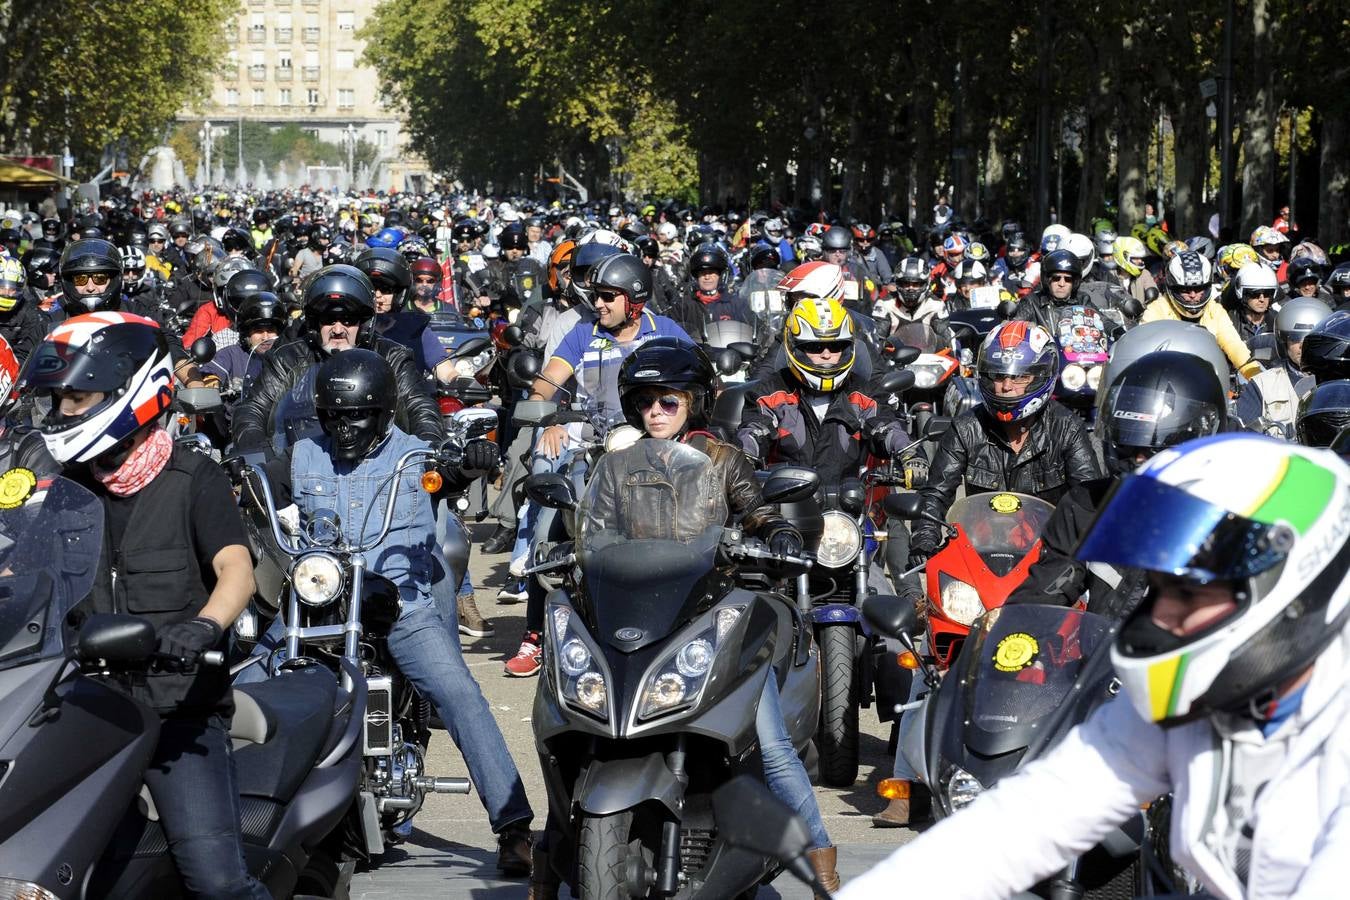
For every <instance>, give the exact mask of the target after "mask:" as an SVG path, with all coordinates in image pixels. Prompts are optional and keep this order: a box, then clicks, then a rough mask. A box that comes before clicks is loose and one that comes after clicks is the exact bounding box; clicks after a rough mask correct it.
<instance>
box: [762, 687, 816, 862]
mask: <svg viewBox="0 0 1350 900" xmlns="http://www.w3.org/2000/svg"><path fill="white" fill-rule="evenodd" d="M755 733H756V735H758V737H759V753H760V756H761V757H762V758H763V761H764V781H765V783H767V784H768V786H769V790H771V791H773V792H774V794H775V795H777V797H778V799H779V800H782V801H783V802H784V803H786V804H787V805H788V807H789V808H790V809H791V810H792V811H793V812H795V813H796V814H797V815H799V816H801V818H802V821H803V822H805V823H806V828H807V830H808V831H810V832H811V849H813V850H815V849H819V848H821V847H828V846H830V836H829V834H828V833H826V831H825V823H824V822H823V821H822V820H821V818H820V806H819V805H817V803H816V795H815V791H814V790H813V789H812V788H811V779H810V778H808V777H807V775H806V767H805V766H803V765H802V761H801V759H800V758H799V757H798V756H797V751H796V750H795V749H794V748H793V746H792V738H790V737H788V733H787V725H785V724H784V723H783V711H782V709H781V708H780V707H779V705H778V681H777V680H776V679H775V678H774V674H773V673H772V672H770V673H769V677H768V678H767V679H765V681H764V690H763V692H762V693H760V695H759V709H758V710H756V712H755Z"/></svg>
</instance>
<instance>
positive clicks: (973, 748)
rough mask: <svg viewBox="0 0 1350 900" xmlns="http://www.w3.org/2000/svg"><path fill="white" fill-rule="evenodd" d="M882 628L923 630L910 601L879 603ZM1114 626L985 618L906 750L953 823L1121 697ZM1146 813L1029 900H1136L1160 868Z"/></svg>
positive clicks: (1067, 616)
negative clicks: (1113, 657) (955, 815)
mask: <svg viewBox="0 0 1350 900" xmlns="http://www.w3.org/2000/svg"><path fill="white" fill-rule="evenodd" d="M865 614H866V615H867V617H868V620H869V621H870V622H871V623H872V625H873V627H875V628H877V629H878V630H881V631H883V632H885V633H887V634H893V635H895V636H897V637H899V638H900V639H901V640H902V641H903V642H905V643H907V644H909V646H910V647H911V648H912V646H913V640H912V635H913V634H914V632H915V631H917V630H918V629H919V625H918V621H917V615H916V613H915V611H914V606H913V604H912V603H908V602H905V601H901V600H900V599H899V598H895V597H876V598H871V599H869V602H868V605H867V606H866V608H865ZM1114 636H1115V626H1114V625H1113V624H1112V623H1111V622H1110V621H1109V620H1107V619H1105V618H1103V617H1101V616H1097V615H1094V614H1093V613H1089V612H1086V611H1083V610H1078V609H1073V608H1069V607H1062V606H1040V605H1033V604H1016V605H1014V606H1005V607H1002V608H999V609H992V610H990V611H989V612H987V613H985V614H983V615H982V616H981V617H980V619H978V620H977V621H976V622H975V624H974V627H973V628H972V630H971V633H970V637H969V638H968V639H967V640H966V641H965V643H964V646H963V647H962V648H961V651H960V653H959V655H958V657H957V659H956V662H955V665H954V668H953V671H952V672H950V673H949V674H948V676H947V677H946V678H939V677H938V676H937V673H936V672H935V671H933V670H932V669H927V670H926V672H925V677H926V679H927V681H928V683H929V685H930V688H931V692H930V693H929V694H928V696H927V698H926V700H925V701H924V703H923V707H922V719H921V722H922V724H921V726H920V727H919V728H916V729H914V731H913V732H912V733H911V735H910V736H909V740H908V741H907V746H905V747H903V748H901V751H902V752H904V753H905V755H906V759H907V760H908V761H909V762H910V764H911V765H912V766H914V770H915V771H916V772H917V773H918V774H919V776H920V779H921V780H922V781H923V782H924V783H925V784H926V785H928V787H929V789H930V790H931V791H932V794H933V797H934V798H935V799H936V801H937V802H936V803H935V804H934V812H935V813H936V815H937V816H939V817H946V816H950V815H952V814H953V813H955V812H957V811H959V810H960V809H962V808H963V807H965V806H967V805H968V804H970V803H972V802H973V801H974V800H975V799H976V798H977V797H979V795H980V794H981V793H983V792H984V791H987V790H989V789H990V788H992V787H994V785H996V784H997V783H998V781H999V780H1000V779H1002V778H1004V777H1007V776H1008V775H1010V774H1012V773H1014V772H1015V771H1017V770H1018V769H1020V768H1022V767H1023V766H1025V765H1026V764H1027V763H1030V762H1032V761H1034V760H1036V759H1039V758H1041V757H1042V756H1044V755H1045V754H1046V753H1047V752H1048V751H1049V750H1051V749H1052V748H1053V747H1055V746H1056V745H1057V744H1058V743H1059V742H1060V741H1061V740H1062V739H1063V737H1064V735H1065V734H1067V733H1068V731H1069V730H1070V729H1071V728H1073V727H1074V726H1076V725H1078V724H1080V723H1081V722H1083V721H1085V720H1086V719H1087V717H1088V716H1089V715H1090V714H1091V713H1092V711H1093V710H1095V709H1096V708H1097V707H1098V706H1100V705H1101V704H1102V703H1104V702H1105V701H1107V700H1109V699H1110V698H1111V697H1112V696H1113V695H1114V694H1115V692H1116V690H1117V682H1116V681H1115V676H1114V672H1113V671H1112V668H1111V657H1110V649H1111V643H1112V639H1113V638H1114ZM1148 835H1149V825H1148V819H1146V817H1145V815H1144V814H1143V813H1136V814H1135V815H1133V816H1131V817H1130V819H1128V820H1127V821H1126V822H1125V823H1124V824H1122V825H1120V826H1118V827H1117V828H1115V829H1114V830H1113V831H1111V832H1110V833H1109V834H1107V835H1106V836H1105V837H1104V838H1102V840H1101V841H1100V842H1099V843H1098V844H1097V845H1096V846H1095V847H1093V848H1092V849H1091V850H1089V851H1088V852H1087V853H1085V854H1083V855H1082V856H1080V857H1079V858H1077V859H1076V860H1074V861H1073V862H1072V863H1071V864H1070V865H1068V866H1067V867H1066V868H1065V869H1064V870H1063V871H1062V872H1060V873H1059V874H1057V875H1056V876H1054V877H1052V878H1050V879H1047V880H1046V881H1044V882H1042V883H1041V884H1038V885H1036V886H1035V887H1034V888H1033V889H1032V890H1031V891H1030V892H1029V893H1026V894H1020V895H1018V897H1020V898H1035V897H1046V898H1050V900H1069V898H1081V897H1084V896H1085V895H1086V896H1087V897H1115V896H1127V897H1133V896H1135V895H1136V893H1137V892H1138V891H1139V890H1140V889H1142V888H1143V881H1144V879H1145V878H1147V877H1149V875H1148V873H1149V871H1151V869H1152V868H1153V866H1152V864H1151V863H1150V861H1149V858H1148V857H1149V855H1150V854H1151V844H1152V842H1151V841H1150V840H1149V838H1148Z"/></svg>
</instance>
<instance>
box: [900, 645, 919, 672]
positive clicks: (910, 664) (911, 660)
mask: <svg viewBox="0 0 1350 900" xmlns="http://www.w3.org/2000/svg"><path fill="white" fill-rule="evenodd" d="M895 664H896V665H898V666H899V667H900V668H902V669H909V670H910V671H911V672H913V671H915V670H916V669H918V668H919V658H918V657H917V656H915V655H914V653H913V652H912V651H910V650H906V651H905V652H904V653H897V654H896V655H895Z"/></svg>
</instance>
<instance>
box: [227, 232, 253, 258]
mask: <svg viewBox="0 0 1350 900" xmlns="http://www.w3.org/2000/svg"><path fill="white" fill-rule="evenodd" d="M220 243H221V246H223V247H224V248H225V252H226V253H227V254H228V253H242V254H243V255H244V256H247V257H248V258H249V259H252V258H253V257H255V256H257V255H258V249H257V248H256V247H254V246H253V237H252V235H250V234H249V233H248V232H247V231H245V230H244V229H242V228H226V229H225V233H224V234H222V235H221V236H220Z"/></svg>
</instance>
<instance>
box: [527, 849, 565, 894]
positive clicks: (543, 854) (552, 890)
mask: <svg viewBox="0 0 1350 900" xmlns="http://www.w3.org/2000/svg"><path fill="white" fill-rule="evenodd" d="M525 897H526V900H558V876H557V875H555V874H554V873H553V867H552V866H550V865H549V864H548V851H547V850H540V849H539V848H538V847H535V848H533V849H531V850H530V890H529V893H527V894H526V895H525Z"/></svg>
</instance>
